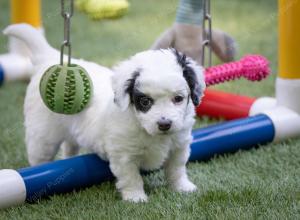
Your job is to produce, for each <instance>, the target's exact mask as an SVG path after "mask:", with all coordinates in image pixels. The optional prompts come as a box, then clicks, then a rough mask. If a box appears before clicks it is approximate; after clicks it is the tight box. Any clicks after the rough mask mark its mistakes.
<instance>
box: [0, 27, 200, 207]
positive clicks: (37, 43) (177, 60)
mask: <svg viewBox="0 0 300 220" xmlns="http://www.w3.org/2000/svg"><path fill="white" fill-rule="evenodd" d="M4 33H5V34H7V35H11V36H14V37H17V38H19V39H20V40H22V41H24V42H25V43H26V45H27V46H28V48H29V49H30V51H31V52H32V62H33V64H34V66H35V70H34V71H35V74H34V75H33V77H32V79H31V82H30V84H29V86H28V89H27V94H26V98H25V107H24V113H25V127H26V145H27V152H28V159H29V162H30V164H31V165H36V164H40V163H45V162H48V161H51V160H53V159H54V157H55V155H56V153H57V151H58V150H59V147H60V146H63V148H64V153H65V156H66V157H69V156H72V155H75V154H77V153H78V150H79V148H80V147H85V148H88V149H91V150H92V151H93V152H95V153H97V154H98V155H99V156H100V157H101V158H102V159H104V160H108V161H109V163H110V168H111V171H112V172H113V174H114V175H115V177H116V179H117V183H116V186H117V188H118V190H120V192H121V194H122V198H123V199H124V200H129V201H134V202H139V201H146V200H147V195H146V194H145V192H144V188H143V179H142V177H141V174H140V170H153V169H157V168H160V167H162V166H163V168H164V170H165V174H166V178H167V181H168V183H169V184H170V186H171V187H172V188H173V189H175V190H176V191H179V192H191V191H194V190H196V186H195V185H194V184H193V183H192V182H191V181H190V180H189V179H188V176H187V172H186V163H187V160H188V158H189V155H190V143H191V141H192V136H191V131H192V127H193V124H194V122H195V119H194V116H195V106H197V105H199V103H200V100H201V97H202V95H203V90H204V89H205V83H204V76H203V69H202V68H201V67H200V66H198V65H197V64H196V63H195V62H194V61H193V60H191V59H190V58H187V57H185V56H184V55H182V54H180V53H178V52H177V51H176V50H174V49H167V50H157V51H151V50H150V51H145V52H141V53H138V54H136V55H135V56H133V57H131V58H130V59H129V60H127V61H124V62H122V63H120V64H119V65H118V66H116V67H115V68H114V69H113V71H111V70H109V69H107V68H105V67H101V66H99V65H97V64H95V63H91V62H87V61H83V60H76V59H73V60H72V62H73V63H77V64H79V65H81V66H82V67H84V68H85V69H86V70H87V71H88V73H89V75H90V77H91V79H92V82H93V85H94V92H93V97H92V99H91V101H90V103H89V105H88V107H87V108H86V109H84V110H83V111H82V112H80V113H78V114H75V115H62V114H57V113H53V112H51V111H50V110H49V109H48V108H47V107H46V106H45V105H44V103H43V101H42V99H41V97H40V94H39V82H40V79H41V76H42V75H43V73H44V72H45V70H46V69H47V68H48V67H49V66H50V65H53V64H56V63H57V62H58V59H59V53H58V51H56V50H55V49H53V48H51V47H50V46H49V44H48V43H47V41H46V40H45V38H44V37H43V36H42V35H41V34H40V33H39V32H38V31H37V30H35V29H34V28H32V27H31V26H29V25H25V24H19V25H11V26H9V27H8V28H6V29H5V31H4Z"/></svg>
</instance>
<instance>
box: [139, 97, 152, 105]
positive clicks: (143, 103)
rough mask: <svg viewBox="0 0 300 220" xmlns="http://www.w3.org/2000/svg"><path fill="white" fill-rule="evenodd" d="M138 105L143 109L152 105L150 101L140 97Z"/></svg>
mask: <svg viewBox="0 0 300 220" xmlns="http://www.w3.org/2000/svg"><path fill="white" fill-rule="evenodd" d="M139 103H140V105H141V106H142V107H144V108H149V107H150V106H151V105H152V99H150V98H148V97H141V98H140V100H139Z"/></svg>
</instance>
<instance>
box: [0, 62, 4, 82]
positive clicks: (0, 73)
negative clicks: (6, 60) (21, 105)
mask: <svg viewBox="0 0 300 220" xmlns="http://www.w3.org/2000/svg"><path fill="white" fill-rule="evenodd" d="M3 82H4V69H3V67H2V66H1V65H0V86H1V85H2V84H3Z"/></svg>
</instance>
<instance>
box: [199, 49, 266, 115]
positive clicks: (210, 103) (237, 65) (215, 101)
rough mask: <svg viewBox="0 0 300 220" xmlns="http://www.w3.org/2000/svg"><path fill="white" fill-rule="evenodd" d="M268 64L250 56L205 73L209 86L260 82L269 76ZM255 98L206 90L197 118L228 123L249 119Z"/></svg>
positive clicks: (215, 67) (211, 68)
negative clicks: (203, 117)
mask: <svg viewBox="0 0 300 220" xmlns="http://www.w3.org/2000/svg"><path fill="white" fill-rule="evenodd" d="M270 72H271V71H270V68H269V62H268V60H267V59H266V58H265V57H263V56H260V55H248V56H245V57H243V58H242V59H241V60H240V61H235V62H230V63H225V64H221V65H217V66H213V67H209V68H207V69H206V70H205V82H206V85H207V86H211V85H215V84H219V83H223V82H225V81H231V80H235V79H239V78H241V77H245V78H246V79H248V80H250V81H260V80H262V79H264V78H266V77H267V76H268V75H269V74H270ZM254 101H255V98H250V97H246V96H240V95H235V94H230V93H225V92H219V91H214V90H206V91H205V96H204V98H203V100H202V103H201V105H200V106H198V107H197V109H196V111H197V115H199V116H202V115H207V116H210V117H214V118H224V119H227V120H232V119H238V118H244V117H248V116H249V110H250V108H251V106H252V104H253V103H254Z"/></svg>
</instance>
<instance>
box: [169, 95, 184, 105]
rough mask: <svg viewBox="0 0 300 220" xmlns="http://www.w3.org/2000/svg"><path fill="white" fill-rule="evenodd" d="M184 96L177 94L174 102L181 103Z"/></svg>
mask: <svg viewBox="0 0 300 220" xmlns="http://www.w3.org/2000/svg"><path fill="white" fill-rule="evenodd" d="M183 99H184V98H183V96H181V95H177V96H175V97H174V98H173V100H172V101H173V103H174V104H179V103H181V102H182V101H183Z"/></svg>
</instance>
